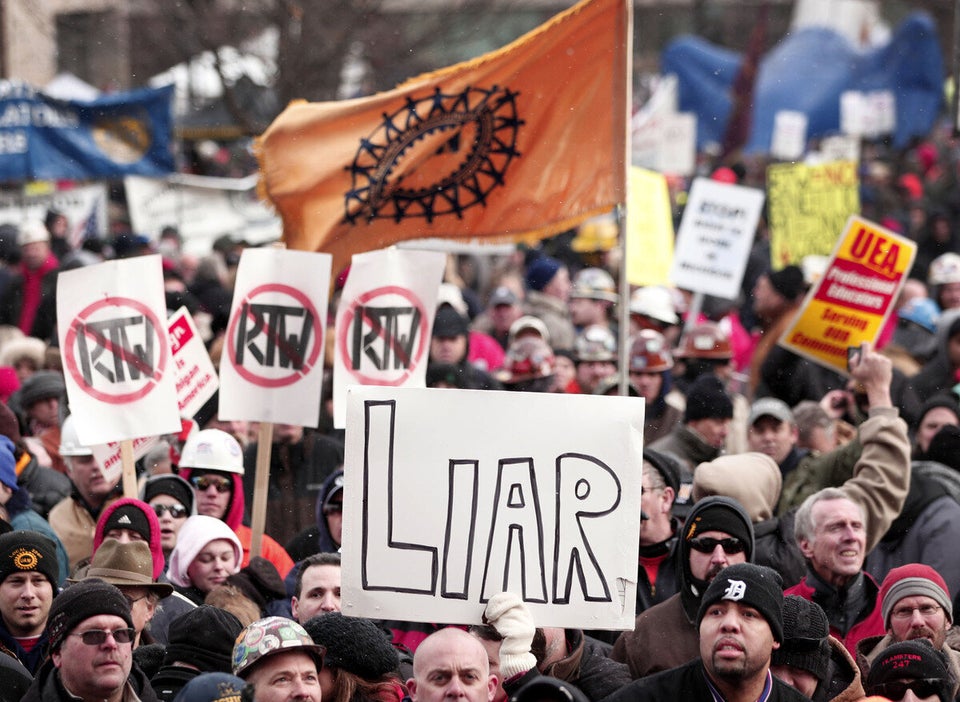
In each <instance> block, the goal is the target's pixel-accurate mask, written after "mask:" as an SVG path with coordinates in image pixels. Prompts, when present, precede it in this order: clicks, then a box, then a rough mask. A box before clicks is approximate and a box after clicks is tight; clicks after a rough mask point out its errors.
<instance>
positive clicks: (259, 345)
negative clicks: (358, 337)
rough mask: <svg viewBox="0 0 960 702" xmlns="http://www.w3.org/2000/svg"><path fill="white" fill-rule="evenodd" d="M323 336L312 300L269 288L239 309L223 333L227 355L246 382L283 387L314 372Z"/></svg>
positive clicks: (271, 285) (254, 294)
mask: <svg viewBox="0 0 960 702" xmlns="http://www.w3.org/2000/svg"><path fill="white" fill-rule="evenodd" d="M322 333H323V325H322V324H321V320H320V315H318V314H317V310H316V308H315V307H314V306H313V303H312V302H311V301H310V298H308V297H307V296H306V295H304V294H303V293H302V292H300V291H299V290H297V289H296V288H292V287H290V286H289V285H281V284H279V283H267V284H264V285H260V286H257V287H256V288H254V289H253V290H251V291H250V292H249V293H248V294H247V296H246V298H244V299H243V300H242V301H241V303H240V304H239V305H238V306H237V308H236V310H235V312H234V314H233V317H231V319H230V324H229V325H228V327H227V352H228V356H229V359H230V363H231V364H232V365H233V367H234V368H235V369H236V371H237V373H239V374H240V376H241V377H242V378H244V379H245V380H247V381H248V382H250V383H253V384H254V385H259V386H260V387H265V388H278V387H284V386H287V385H292V384H293V383H296V382H297V381H298V380H300V379H301V378H303V377H305V376H306V375H307V374H308V373H309V372H310V371H311V370H313V369H314V368H315V367H316V364H317V358H318V357H319V356H320V348H321V343H320V341H321V334H322ZM253 369H255V370H253Z"/></svg>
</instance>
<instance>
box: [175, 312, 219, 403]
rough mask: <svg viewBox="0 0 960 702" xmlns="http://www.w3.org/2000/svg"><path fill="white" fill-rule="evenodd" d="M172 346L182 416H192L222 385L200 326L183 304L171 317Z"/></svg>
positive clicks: (178, 400)
mask: <svg viewBox="0 0 960 702" xmlns="http://www.w3.org/2000/svg"><path fill="white" fill-rule="evenodd" d="M167 331H168V332H169V334H170V349H171V353H172V354H173V365H174V370H175V372H176V374H177V402H178V403H179V408H180V416H181V417H192V416H194V415H195V414H196V413H197V412H198V411H199V410H200V408H201V407H203V405H204V404H205V403H206V401H207V400H209V399H210V398H211V397H213V394H214V393H215V392H216V391H217V388H218V387H220V381H219V379H218V378H217V369H216V368H214V367H213V361H211V360H210V354H208V353H207V347H206V346H204V344H203V339H201V338H200V332H198V331H197V325H196V324H194V323H193V317H191V316H190V313H189V312H188V311H187V308H186V307H181V308H180V309H178V310H177V311H176V312H174V313H173V314H172V315H170V319H168V320H167Z"/></svg>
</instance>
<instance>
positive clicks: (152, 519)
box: [93, 497, 165, 580]
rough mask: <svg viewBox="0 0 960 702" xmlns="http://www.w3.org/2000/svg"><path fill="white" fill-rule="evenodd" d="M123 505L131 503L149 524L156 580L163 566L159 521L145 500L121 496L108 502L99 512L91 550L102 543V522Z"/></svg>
mask: <svg viewBox="0 0 960 702" xmlns="http://www.w3.org/2000/svg"><path fill="white" fill-rule="evenodd" d="M124 505H133V506H134V507H136V508H137V509H139V510H140V511H141V512H143V513H144V515H146V518H147V523H148V524H149V525H150V541H149V544H148V545H149V546H150V556H151V557H152V558H153V579H154V580H157V579H158V578H159V577H160V576H161V575H163V569H164V566H165V560H164V557H163V548H162V547H161V546H160V522H159V521H158V520H157V515H156V513H154V511H153V510H152V509H151V508H150V506H149V505H148V504H147V503H146V502H142V501H141V500H134V499H131V498H129V497H122V498H120V499H119V500H116V501H115V502H112V503H110V505H109V506H108V507H106V508H105V509H104V510H103V512H101V513H100V518H99V519H98V520H97V528H96V530H95V531H94V532H93V552H94V553H96V552H97V549H98V548H100V544H102V543H103V526H104V524H106V523H107V522H108V521H109V520H110V515H111V514H113V513H114V512H116V511H117V510H118V509H119V508H120V507H123V506H124Z"/></svg>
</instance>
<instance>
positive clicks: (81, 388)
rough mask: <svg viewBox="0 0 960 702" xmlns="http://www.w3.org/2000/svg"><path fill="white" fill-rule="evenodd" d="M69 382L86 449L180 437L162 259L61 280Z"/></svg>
mask: <svg viewBox="0 0 960 702" xmlns="http://www.w3.org/2000/svg"><path fill="white" fill-rule="evenodd" d="M57 320H58V325H59V327H58V335H59V339H60V349H61V353H62V355H63V366H64V379H65V381H66V386H67V397H68V399H69V400H70V408H71V412H72V414H73V415H74V417H75V421H76V426H77V433H78V434H79V437H80V440H81V442H83V443H84V444H86V445H93V444H105V443H108V442H110V441H121V440H123V439H134V438H137V437H142V436H149V435H152V434H166V433H170V432H176V431H178V428H179V426H180V414H179V411H178V409H177V400H176V385H175V380H174V373H173V369H172V366H171V361H170V356H171V354H170V342H169V338H168V336H167V323H166V303H165V300H164V293H163V274H162V271H161V266H160V257H159V256H142V257H137V258H131V259H123V260H119V261H107V262H105V263H100V264H97V265H94V266H86V267H84V268H78V269H76V270H72V271H65V272H63V273H61V274H60V276H59V279H58V283H57Z"/></svg>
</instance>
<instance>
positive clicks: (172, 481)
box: [140, 475, 193, 514]
mask: <svg viewBox="0 0 960 702" xmlns="http://www.w3.org/2000/svg"><path fill="white" fill-rule="evenodd" d="M157 495H169V496H170V497H172V498H173V499H175V500H176V501H177V502H179V503H180V504H182V505H183V506H184V507H185V508H186V510H187V514H190V513H191V512H193V488H192V487H191V486H190V483H188V482H187V481H186V480H184V479H183V478H181V477H180V476H179V475H158V476H156V477H153V478H150V479H148V480H147V484H146V485H144V486H143V497H141V498H140V499H142V500H143V501H144V502H148V503H149V502H150V500H152V499H153V498H154V497H156V496H157Z"/></svg>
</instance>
